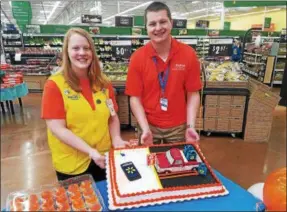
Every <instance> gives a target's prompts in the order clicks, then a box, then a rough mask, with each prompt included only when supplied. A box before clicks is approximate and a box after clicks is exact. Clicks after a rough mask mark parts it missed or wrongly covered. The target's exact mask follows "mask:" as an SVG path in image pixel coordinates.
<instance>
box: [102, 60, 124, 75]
mask: <svg viewBox="0 0 287 212" xmlns="http://www.w3.org/2000/svg"><path fill="white" fill-rule="evenodd" d="M104 72H124V73H127V72H128V64H126V63H116V62H106V63H105V65H104Z"/></svg>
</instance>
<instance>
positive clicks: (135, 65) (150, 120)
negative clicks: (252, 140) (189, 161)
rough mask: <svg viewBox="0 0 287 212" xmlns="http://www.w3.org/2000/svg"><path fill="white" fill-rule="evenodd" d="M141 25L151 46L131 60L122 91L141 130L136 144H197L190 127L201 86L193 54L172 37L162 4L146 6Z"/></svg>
mask: <svg viewBox="0 0 287 212" xmlns="http://www.w3.org/2000/svg"><path fill="white" fill-rule="evenodd" d="M145 20H146V29H147V33H148V36H149V37H150V42H149V43H147V44H146V45H145V46H143V47H141V48H140V49H138V50H137V51H136V52H134V53H133V55H132V56H131V59H130V64H129V70H128V76H127V82H126V91H125V93H126V94H127V95H129V96H130V104H131V109H132V111H133V114H134V116H135V117H136V119H137V121H138V123H139V125H140V129H139V130H140V134H141V136H140V141H141V143H142V144H151V143H155V144H159V143H162V142H164V143H170V142H180V141H198V140H199V136H198V134H197V132H196V130H195V129H194V126H195V119H196V114H197V110H198V108H199V104H200V96H199V90H200V89H201V87H202V84H201V80H200V63H199V61H198V59H197V56H196V53H195V51H194V50H193V49H192V48H191V47H189V46H188V45H185V44H183V43H180V42H179V41H177V40H175V39H174V38H172V36H171V29H172V20H171V13H170V10H169V8H168V7H167V6H166V5H165V4H163V3H161V2H153V3H151V4H150V5H149V6H148V7H147V8H146V10H145Z"/></svg>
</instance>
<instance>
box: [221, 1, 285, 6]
mask: <svg viewBox="0 0 287 212" xmlns="http://www.w3.org/2000/svg"><path fill="white" fill-rule="evenodd" d="M284 5H285V6H286V1H238V0H230V1H224V7H254V6H256V7H268V6H269V7H271V6H284Z"/></svg>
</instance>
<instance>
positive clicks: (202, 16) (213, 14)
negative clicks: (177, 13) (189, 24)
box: [187, 13, 220, 20]
mask: <svg viewBox="0 0 287 212" xmlns="http://www.w3.org/2000/svg"><path fill="white" fill-rule="evenodd" d="M215 15H220V13H211V14H206V15H201V16H197V17H192V18H189V19H187V20H193V19H198V18H204V17H208V16H215Z"/></svg>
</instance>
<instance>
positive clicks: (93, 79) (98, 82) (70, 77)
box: [61, 28, 110, 92]
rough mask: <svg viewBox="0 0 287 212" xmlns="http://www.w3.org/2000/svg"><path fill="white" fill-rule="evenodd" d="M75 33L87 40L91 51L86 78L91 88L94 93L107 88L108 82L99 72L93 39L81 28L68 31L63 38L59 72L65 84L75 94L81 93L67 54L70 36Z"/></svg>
mask: <svg viewBox="0 0 287 212" xmlns="http://www.w3.org/2000/svg"><path fill="white" fill-rule="evenodd" d="M75 33H76V34H79V35H81V36H83V37H85V38H86V39H87V41H88V43H89V45H90V48H91V51H92V62H91V64H90V66H89V68H88V78H89V81H90V86H91V88H92V89H93V91H94V92H95V91H97V90H101V89H103V88H107V87H108V84H109V83H110V81H109V80H108V78H107V77H106V76H105V75H104V74H103V73H102V71H101V68H100V63H99V59H98V57H97V55H96V51H95V47H94V42H93V39H92V37H91V36H90V35H89V33H88V32H87V31H85V30H84V29H81V28H71V29H69V30H68V32H67V33H66V35H65V38H64V44H63V50H62V66H61V71H62V73H63V75H64V78H65V80H66V82H67V83H68V85H69V86H70V87H71V88H72V89H73V90H74V91H76V92H81V91H82V89H81V87H80V83H79V79H78V77H77V75H76V73H75V71H73V69H72V66H71V61H70V58H69V54H68V46H69V40H70V38H71V36H72V35H73V34H75Z"/></svg>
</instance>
